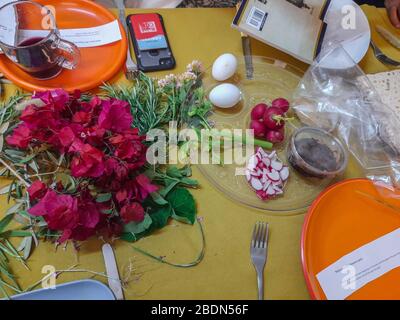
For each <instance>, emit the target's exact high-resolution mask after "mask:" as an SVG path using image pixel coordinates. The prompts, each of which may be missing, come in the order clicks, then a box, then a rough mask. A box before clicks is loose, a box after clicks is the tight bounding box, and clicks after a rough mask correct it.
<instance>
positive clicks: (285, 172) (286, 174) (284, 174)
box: [279, 166, 289, 181]
mask: <svg viewBox="0 0 400 320" xmlns="http://www.w3.org/2000/svg"><path fill="white" fill-rule="evenodd" d="M279 174H280V176H281V178H282V180H283V181H286V180H287V179H288V178H289V168H288V167H286V166H284V167H283V168H282V170H281V171H280V172H279Z"/></svg>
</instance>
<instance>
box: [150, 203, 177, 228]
mask: <svg viewBox="0 0 400 320" xmlns="http://www.w3.org/2000/svg"><path fill="white" fill-rule="evenodd" d="M171 215H172V208H171V206H170V205H166V206H158V205H154V206H153V207H152V208H151V210H150V216H151V219H152V220H153V223H152V225H151V231H152V230H155V229H162V228H164V227H165V226H166V225H167V223H168V220H169V218H170V217H171Z"/></svg>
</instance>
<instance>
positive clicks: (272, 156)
mask: <svg viewBox="0 0 400 320" xmlns="http://www.w3.org/2000/svg"><path fill="white" fill-rule="evenodd" d="M275 157H276V151H272V152H271V153H270V154H269V155H268V158H270V159H273V158H275Z"/></svg>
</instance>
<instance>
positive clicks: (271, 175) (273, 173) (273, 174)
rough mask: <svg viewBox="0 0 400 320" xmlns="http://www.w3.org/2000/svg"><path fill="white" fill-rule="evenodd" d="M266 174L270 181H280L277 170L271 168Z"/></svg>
mask: <svg viewBox="0 0 400 320" xmlns="http://www.w3.org/2000/svg"><path fill="white" fill-rule="evenodd" d="M267 176H268V178H269V179H270V180H271V181H272V182H276V181H280V180H281V177H280V175H279V172H278V171H276V170H274V169H272V171H271V172H269V173H268V174H267Z"/></svg>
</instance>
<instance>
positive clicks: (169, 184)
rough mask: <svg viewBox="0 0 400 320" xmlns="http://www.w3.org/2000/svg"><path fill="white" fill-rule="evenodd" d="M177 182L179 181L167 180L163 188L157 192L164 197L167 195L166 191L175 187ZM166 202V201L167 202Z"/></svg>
mask: <svg viewBox="0 0 400 320" xmlns="http://www.w3.org/2000/svg"><path fill="white" fill-rule="evenodd" d="M178 184H179V181H175V180H174V181H171V182H167V185H166V186H165V188H163V189H161V190H160V191H159V192H160V194H161V195H162V196H163V197H166V196H167V195H168V193H169V192H170V191H171V190H172V189H173V188H175V187H176V186H177V185H178ZM167 203H168V202H167Z"/></svg>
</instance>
